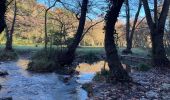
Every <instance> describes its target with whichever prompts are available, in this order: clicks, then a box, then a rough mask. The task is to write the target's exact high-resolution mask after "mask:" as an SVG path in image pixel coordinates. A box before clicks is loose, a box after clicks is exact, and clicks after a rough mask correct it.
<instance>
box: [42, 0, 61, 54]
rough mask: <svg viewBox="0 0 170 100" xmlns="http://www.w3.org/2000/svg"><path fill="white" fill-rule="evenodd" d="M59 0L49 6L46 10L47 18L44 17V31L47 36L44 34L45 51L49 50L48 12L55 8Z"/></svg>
mask: <svg viewBox="0 0 170 100" xmlns="http://www.w3.org/2000/svg"><path fill="white" fill-rule="evenodd" d="M58 1H59V0H55V2H54V3H53V5H51V6H50V7H48V8H47V9H46V10H45V17H44V18H45V19H44V31H45V34H44V35H45V36H44V43H45V44H44V49H45V51H47V45H48V32H47V14H48V11H49V10H50V9H51V8H53V7H54V6H55V5H56V3H57V2H58Z"/></svg>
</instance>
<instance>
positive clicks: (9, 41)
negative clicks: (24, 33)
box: [5, 0, 17, 50]
mask: <svg viewBox="0 0 170 100" xmlns="http://www.w3.org/2000/svg"><path fill="white" fill-rule="evenodd" d="M16 16H17V3H16V0H15V1H14V17H13V21H12V25H11V29H10V31H8V26H6V28H5V29H6V47H5V50H13V48H12V41H13V33H14V27H15V22H16Z"/></svg>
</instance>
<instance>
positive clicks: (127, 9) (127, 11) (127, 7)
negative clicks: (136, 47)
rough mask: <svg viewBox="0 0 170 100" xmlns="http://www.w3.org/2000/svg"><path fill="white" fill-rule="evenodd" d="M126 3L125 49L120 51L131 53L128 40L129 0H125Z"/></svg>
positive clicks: (130, 45) (130, 44)
mask: <svg viewBox="0 0 170 100" xmlns="http://www.w3.org/2000/svg"><path fill="white" fill-rule="evenodd" d="M125 4H126V49H125V50H123V51H122V53H123V54H129V53H132V51H131V48H132V43H131V40H130V8H129V0H125Z"/></svg>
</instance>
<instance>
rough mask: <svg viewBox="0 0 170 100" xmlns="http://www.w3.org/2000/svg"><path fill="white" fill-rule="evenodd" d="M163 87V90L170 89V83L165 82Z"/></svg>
mask: <svg viewBox="0 0 170 100" xmlns="http://www.w3.org/2000/svg"><path fill="white" fill-rule="evenodd" d="M161 89H162V90H170V84H168V83H163V84H162V85H161Z"/></svg>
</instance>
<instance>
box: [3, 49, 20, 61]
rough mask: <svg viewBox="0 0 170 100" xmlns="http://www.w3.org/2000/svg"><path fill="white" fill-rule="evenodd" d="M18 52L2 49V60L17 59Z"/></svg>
mask: <svg viewBox="0 0 170 100" xmlns="http://www.w3.org/2000/svg"><path fill="white" fill-rule="evenodd" d="M17 59H18V54H17V53H16V52H15V51H6V50H0V61H11V60H17Z"/></svg>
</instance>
